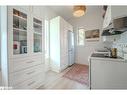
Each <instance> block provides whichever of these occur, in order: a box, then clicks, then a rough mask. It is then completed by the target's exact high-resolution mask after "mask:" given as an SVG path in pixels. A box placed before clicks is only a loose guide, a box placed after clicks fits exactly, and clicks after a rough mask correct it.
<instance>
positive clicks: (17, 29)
mask: <svg viewBox="0 0 127 95" xmlns="http://www.w3.org/2000/svg"><path fill="white" fill-rule="evenodd" d="M13 29H14V30H16V31H23V32H27V30H24V29H19V28H14V27H13Z"/></svg>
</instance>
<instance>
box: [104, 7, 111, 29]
mask: <svg viewBox="0 0 127 95" xmlns="http://www.w3.org/2000/svg"><path fill="white" fill-rule="evenodd" d="M110 22H111V6H108V8H107V11H106V14H105V18H104V22H103V28H106V27H107V26H109V24H110Z"/></svg>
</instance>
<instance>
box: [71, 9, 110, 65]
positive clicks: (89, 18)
mask: <svg viewBox="0 0 127 95" xmlns="http://www.w3.org/2000/svg"><path fill="white" fill-rule="evenodd" d="M102 14H103V10H102V8H101V7H98V8H96V9H95V10H93V11H92V12H89V11H88V12H86V14H85V16H83V17H80V18H75V19H70V20H69V22H70V23H71V24H72V25H73V27H74V32H75V44H76V53H75V63H80V64H88V57H89V56H90V54H91V53H92V52H93V51H94V50H95V49H100V48H103V47H104V46H105V45H106V46H107V45H108V44H106V43H102V42H101V38H100V41H98V42H86V41H85V46H77V41H76V39H77V38H76V37H77V29H78V28H79V27H83V28H84V29H85V30H92V29H100V31H101V29H102V24H103V18H102ZM101 32H102V31H101ZM100 34H101V33H100ZM110 45H111V44H110Z"/></svg>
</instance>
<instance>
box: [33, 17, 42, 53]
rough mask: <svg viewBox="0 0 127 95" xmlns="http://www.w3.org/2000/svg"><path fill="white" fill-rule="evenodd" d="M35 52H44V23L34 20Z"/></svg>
mask: <svg viewBox="0 0 127 95" xmlns="http://www.w3.org/2000/svg"><path fill="white" fill-rule="evenodd" d="M33 52H34V53H38V52H42V21H41V20H39V19H37V18H33Z"/></svg>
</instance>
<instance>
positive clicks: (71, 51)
mask: <svg viewBox="0 0 127 95" xmlns="http://www.w3.org/2000/svg"><path fill="white" fill-rule="evenodd" d="M68 61H69V62H68V63H69V66H70V65H72V64H74V33H73V32H72V31H68Z"/></svg>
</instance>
